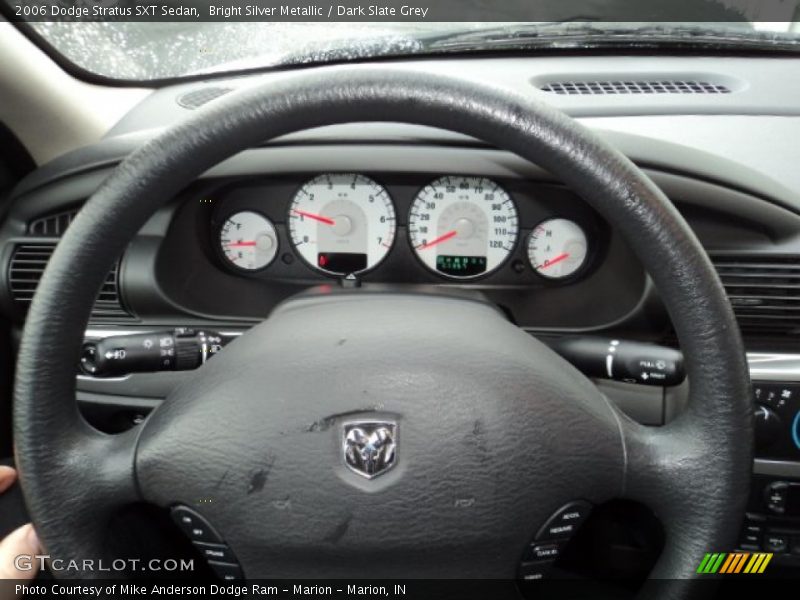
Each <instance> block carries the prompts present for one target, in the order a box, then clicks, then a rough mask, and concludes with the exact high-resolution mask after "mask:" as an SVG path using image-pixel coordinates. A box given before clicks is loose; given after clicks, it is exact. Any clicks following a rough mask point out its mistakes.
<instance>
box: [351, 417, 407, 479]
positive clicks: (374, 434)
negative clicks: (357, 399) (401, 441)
mask: <svg viewBox="0 0 800 600" xmlns="http://www.w3.org/2000/svg"><path fill="white" fill-rule="evenodd" d="M343 449H344V463H345V464H346V465H347V466H348V468H349V469H350V470H351V471H354V472H355V473H358V474H359V475H361V476H362V477H366V478H367V479H372V478H373V477H377V476H378V475H381V474H383V473H386V471H388V470H389V469H391V468H392V467H393V466H394V464H395V459H396V456H397V424H396V423H392V422H390V421H350V422H346V423H345V424H344V446H343Z"/></svg>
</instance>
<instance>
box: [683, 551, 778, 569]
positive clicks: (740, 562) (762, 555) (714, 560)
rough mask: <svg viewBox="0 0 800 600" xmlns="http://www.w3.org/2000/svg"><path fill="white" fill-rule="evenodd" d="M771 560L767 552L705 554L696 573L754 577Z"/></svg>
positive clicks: (770, 555) (770, 554)
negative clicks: (740, 574) (739, 574)
mask: <svg viewBox="0 0 800 600" xmlns="http://www.w3.org/2000/svg"><path fill="white" fill-rule="evenodd" d="M771 560H772V553H768V552H754V553H752V554H751V553H750V552H730V553H726V552H715V553H711V552H709V553H707V554H706V555H705V556H704V557H703V560H702V561H701V562H700V566H699V567H697V572H698V573H700V574H701V575H713V574H715V573H720V574H725V575H732V574H737V573H746V574H750V575H755V574H759V573H763V572H764V569H766V568H767V565H768V564H769V561H771Z"/></svg>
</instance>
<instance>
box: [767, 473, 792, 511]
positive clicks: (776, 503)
mask: <svg viewBox="0 0 800 600" xmlns="http://www.w3.org/2000/svg"><path fill="white" fill-rule="evenodd" d="M788 495H789V484H788V483H786V482H783V481H779V482H776V483H773V484H770V485H769V486H767V489H766V490H765V492H764V499H765V501H766V504H767V508H768V509H770V510H771V511H772V512H774V513H776V514H779V515H782V514H783V513H784V512H786V500H787V498H788Z"/></svg>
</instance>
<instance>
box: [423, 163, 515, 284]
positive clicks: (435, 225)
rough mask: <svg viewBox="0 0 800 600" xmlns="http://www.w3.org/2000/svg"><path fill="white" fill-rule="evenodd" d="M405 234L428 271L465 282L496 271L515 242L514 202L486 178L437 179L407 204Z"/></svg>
mask: <svg viewBox="0 0 800 600" xmlns="http://www.w3.org/2000/svg"><path fill="white" fill-rule="evenodd" d="M408 232H409V239H410V240H411V245H412V247H413V248H414V252H415V253H416V254H417V256H418V257H419V259H420V261H422V264H424V265H425V266H426V267H428V268H429V269H430V270H431V271H434V272H435V273H438V274H439V275H443V276H445V277H449V278H451V279H470V278H473V277H479V276H481V275H486V274H489V273H491V272H493V271H495V270H496V269H498V268H499V267H500V266H501V265H502V264H503V262H505V260H506V259H507V258H508V256H509V255H510V254H511V252H512V250H513V249H514V246H515V244H516V242H517V236H518V233H519V220H518V217H517V208H516V206H514V201H513V200H512V199H511V197H510V196H509V195H508V193H507V192H506V191H505V190H504V189H503V188H501V187H500V185H499V184H498V183H496V182H494V181H492V180H491V179H487V178H485V177H441V178H439V179H436V180H435V181H433V182H431V183H430V184H429V185H427V186H425V188H423V189H422V190H421V191H420V192H419V194H417V197H416V198H415V199H414V202H413V204H412V206H411V213H410V215H409V217H408Z"/></svg>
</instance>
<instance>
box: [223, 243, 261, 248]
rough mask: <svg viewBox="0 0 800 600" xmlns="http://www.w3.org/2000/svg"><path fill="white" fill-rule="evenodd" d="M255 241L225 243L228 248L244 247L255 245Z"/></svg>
mask: <svg viewBox="0 0 800 600" xmlns="http://www.w3.org/2000/svg"><path fill="white" fill-rule="evenodd" d="M255 245H256V243H255V242H231V243H230V244H227V246H228V248H244V247H246V246H255Z"/></svg>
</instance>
